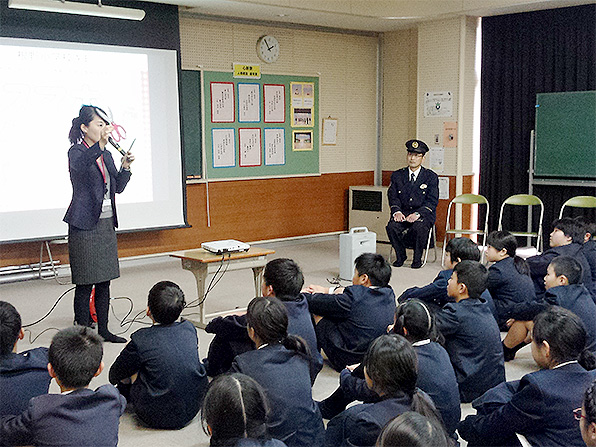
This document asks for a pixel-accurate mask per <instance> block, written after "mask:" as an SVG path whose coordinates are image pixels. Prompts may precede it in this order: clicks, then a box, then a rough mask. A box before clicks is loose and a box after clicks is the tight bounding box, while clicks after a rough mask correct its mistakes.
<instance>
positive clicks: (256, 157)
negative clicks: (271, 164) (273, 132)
mask: <svg viewBox="0 0 596 447" xmlns="http://www.w3.org/2000/svg"><path fill="white" fill-rule="evenodd" d="M238 147H239V148H240V166H243V167H244V166H260V165H261V129H258V128H254V129H252V128H251V129H238Z"/></svg>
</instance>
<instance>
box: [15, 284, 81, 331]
mask: <svg viewBox="0 0 596 447" xmlns="http://www.w3.org/2000/svg"><path fill="white" fill-rule="evenodd" d="M75 287H76V286H73V287H71V288H70V289H68V290H67V291H66V292H64V293H63V294H62V295H60V296H59V297H58V299H57V300H56V302H55V303H54V305H53V306H52V308H51V309H50V310H49V311H48V313H47V314H45V315H44V316H43V317H41V318H40V319H39V320H37V321H35V322H33V323H29V324H24V325H23V326H22V327H23V329H24V328H26V327H30V326H34V325H36V324H37V323H41V322H42V321H43V320H45V319H46V318H47V317H48V316H49V315H50V314H51V313H52V312H53V310H54V309H55V308H56V306H57V305H58V303H59V302H60V300H61V299H62V298H63V297H64V295H66V294H67V293H68V292H70V291H71V290H74V288H75Z"/></svg>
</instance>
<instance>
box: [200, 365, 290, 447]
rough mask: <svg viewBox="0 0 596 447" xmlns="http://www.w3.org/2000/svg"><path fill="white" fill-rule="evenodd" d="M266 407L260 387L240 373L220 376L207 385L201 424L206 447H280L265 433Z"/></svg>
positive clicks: (282, 444)
mask: <svg viewBox="0 0 596 447" xmlns="http://www.w3.org/2000/svg"><path fill="white" fill-rule="evenodd" d="M268 412H269V405H268V403H267V397H266V396H265V392H264V390H263V388H262V387H261V386H260V385H259V384H258V383H257V382H256V381H255V380H253V379H251V378H250V377H248V376H246V375H244V374H227V375H221V376H219V377H218V378H217V379H215V380H214V381H213V382H211V385H210V386H209V391H208V392H207V395H206V396H205V401H204V402H203V411H201V422H202V425H203V430H205V433H206V434H208V435H210V436H211V441H210V443H209V445H210V447H219V446H229V447H232V446H233V447H236V446H238V447H240V446H241V447H284V446H285V445H286V444H284V443H283V442H281V441H279V440H277V439H271V436H269V433H268V431H267V423H266V421H267V413H268Z"/></svg>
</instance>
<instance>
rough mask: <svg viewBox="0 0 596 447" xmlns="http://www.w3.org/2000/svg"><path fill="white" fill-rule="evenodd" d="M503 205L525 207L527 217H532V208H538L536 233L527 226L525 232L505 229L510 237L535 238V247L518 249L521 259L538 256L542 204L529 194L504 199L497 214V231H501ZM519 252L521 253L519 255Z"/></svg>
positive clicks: (542, 212)
mask: <svg viewBox="0 0 596 447" xmlns="http://www.w3.org/2000/svg"><path fill="white" fill-rule="evenodd" d="M505 205H512V206H527V207H528V216H529V217H531V216H532V207H533V206H539V207H540V218H539V220H538V225H537V228H536V231H531V229H532V227H530V226H529V225H528V228H527V231H517V230H510V229H507V228H506V230H507V231H509V232H510V233H511V234H512V235H514V236H521V237H526V238H529V239H530V240H531V239H532V238H536V246H535V247H534V246H529V247H520V248H518V254H519V255H520V256H522V257H523V258H527V257H530V256H533V255H536V254H538V253H539V252H541V251H542V219H543V218H544V203H542V200H540V198H538V197H536V196H533V195H530V194H516V195H513V196H511V197H508V198H506V199H505V201H504V202H503V204H502V205H501V211H500V212H499V227H498V229H499V230H503V211H504V209H505ZM520 251H521V253H520Z"/></svg>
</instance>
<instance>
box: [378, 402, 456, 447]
mask: <svg viewBox="0 0 596 447" xmlns="http://www.w3.org/2000/svg"><path fill="white" fill-rule="evenodd" d="M376 445H377V447H396V446H408V447H447V446H449V445H451V443H450V442H449V441H448V440H447V437H446V436H445V433H444V431H443V429H442V428H441V427H438V426H437V425H436V424H433V423H432V422H431V421H430V420H429V419H428V418H426V417H424V416H422V415H421V414H420V413H416V412H414V411H407V412H405V413H403V414H400V415H399V416H398V417H396V418H395V419H393V420H392V421H391V422H389V423H388V424H387V425H386V426H385V428H384V429H383V431H382V432H381V434H380V435H379V439H378V440H377V444H376Z"/></svg>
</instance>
